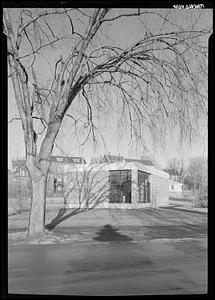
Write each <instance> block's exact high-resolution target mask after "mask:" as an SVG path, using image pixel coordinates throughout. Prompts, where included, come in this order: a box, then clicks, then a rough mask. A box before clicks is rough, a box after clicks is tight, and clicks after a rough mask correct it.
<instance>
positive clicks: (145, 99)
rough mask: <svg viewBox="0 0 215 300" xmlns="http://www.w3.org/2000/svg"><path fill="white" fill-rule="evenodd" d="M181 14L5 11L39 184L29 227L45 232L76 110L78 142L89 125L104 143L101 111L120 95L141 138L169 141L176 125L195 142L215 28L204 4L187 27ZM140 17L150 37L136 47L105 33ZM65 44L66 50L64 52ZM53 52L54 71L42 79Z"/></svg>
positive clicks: (34, 186)
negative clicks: (51, 186)
mask: <svg viewBox="0 0 215 300" xmlns="http://www.w3.org/2000/svg"><path fill="white" fill-rule="evenodd" d="M175 11H176V10H172V11H163V12H162V13H160V12H156V11H150V10H148V9H147V10H144V9H136V10H134V9H132V10H124V9H119V10H118V9H108V8H98V9H78V8H63V7H62V8H50V9H30V8H26V9H4V14H3V22H4V28H3V32H4V35H5V36H6V38H7V53H8V65H9V68H8V69H9V74H8V76H9V78H10V80H12V84H13V89H14V94H15V99H16V104H17V107H18V111H19V118H20V119H21V123H22V128H23V132H24V142H25V148H26V167H27V170H28V174H29V178H30V181H31V209H30V217H29V230H28V231H29V234H31V235H33V234H37V233H41V232H43V231H44V229H45V205H46V184H47V175H48V171H49V166H50V155H51V153H52V150H53V147H54V144H55V141H56V138H57V136H58V133H59V130H60V128H61V125H62V123H63V121H64V120H65V118H66V117H68V118H70V120H71V121H72V124H73V129H71V130H74V133H75V134H76V136H75V137H76V138H77V139H78V140H79V136H80V134H81V132H83V131H84V132H86V140H89V139H91V140H92V141H93V142H95V141H96V134H97V136H98V134H99V122H96V117H95V116H100V118H101V115H102V112H103V111H106V112H107V110H108V109H113V108H114V107H116V102H117V103H118V107H120V111H117V112H119V119H120V120H121V121H123V120H124V124H129V129H130V130H129V131H130V137H131V140H133V138H134V137H136V138H138V139H143V135H144V134H145V133H146V132H149V133H151V135H152V137H156V138H157V140H159V142H160V143H162V139H163V137H164V136H165V131H166V129H167V128H170V129H171V128H174V129H179V131H180V136H181V138H182V139H184V138H187V137H188V138H190V139H191V138H192V136H193V133H195V132H196V131H195V130H196V128H197V127H196V126H197V123H198V121H199V116H200V115H204V116H207V91H205V89H204V87H205V82H206V81H207V52H208V50H207V39H208V37H209V35H210V33H211V28H210V25H209V28H206V27H205V26H204V25H202V24H199V23H198V21H199V19H200V15H201V14H203V13H204V11H203V10H202V11H201V12H200V14H199V15H198V16H196V18H195V21H194V20H191V21H190V22H189V23H186V22H185V23H184V24H182V23H180V24H177V22H174V18H173V17H171V13H172V12H173V13H175ZM149 16H151V17H153V19H154V22H155V23H156V26H154V24H152V25H153V26H152V28H150V26H149V24H147V22H146V19H147V18H148V17H149ZM134 18H136V19H137V20H139V24H141V29H142V33H145V34H140V36H139V37H138V38H137V39H136V41H135V42H134V43H133V44H128V45H126V43H125V45H124V46H119V45H116V43H113V42H112V40H111V37H107V36H106V35H105V34H104V33H107V28H108V26H111V25H112V24H117V23H118V22H120V21H122V20H125V19H127V20H130V19H134ZM121 26H124V25H123V23H122V25H121ZM107 35H108V34H107ZM96 41H97V43H96ZM57 47H58V49H62V53H61V55H60V56H57V55H56V52H55V51H56V49H57ZM45 51H46V52H45ZM45 54H46V56H45ZM44 56H45V59H46V61H48V63H47V74H43V75H44V78H45V79H44V78H43V79H42V80H40V78H39V77H40V76H39V74H40V66H41V61H40V58H41V57H44ZM38 61H40V62H38ZM53 61H54V62H53ZM43 64H44V61H43ZM49 69H50V70H51V72H49ZM45 75H46V76H45ZM77 103H78V104H79V110H78V112H77V106H75V104H77ZM14 119H17V118H14ZM77 128H78V130H77ZM197 132H198V129H197ZM72 142H73V141H71V143H72ZM84 142H85V141H83V142H82V144H84Z"/></svg>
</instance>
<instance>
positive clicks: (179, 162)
mask: <svg viewBox="0 0 215 300" xmlns="http://www.w3.org/2000/svg"><path fill="white" fill-rule="evenodd" d="M167 170H168V171H169V172H170V173H171V174H172V175H173V176H174V177H175V180H177V181H178V182H183V179H184V176H185V163H184V160H183V159H177V158H174V159H171V160H169V161H168V163H167Z"/></svg>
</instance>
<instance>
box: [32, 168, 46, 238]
mask: <svg viewBox="0 0 215 300" xmlns="http://www.w3.org/2000/svg"><path fill="white" fill-rule="evenodd" d="M46 182H47V174H46V175H44V174H43V175H41V176H33V178H32V179H31V208H30V215H29V226H28V233H29V235H35V234H40V233H42V232H43V231H44V230H45V207H46Z"/></svg>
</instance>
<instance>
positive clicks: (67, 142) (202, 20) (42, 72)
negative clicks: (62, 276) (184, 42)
mask: <svg viewBox="0 0 215 300" xmlns="http://www.w3.org/2000/svg"><path fill="white" fill-rule="evenodd" d="M157 11H158V10H157ZM159 12H161V13H163V14H167V13H168V10H163V11H161V10H159ZM13 13H14V16H16V14H17V11H13ZM170 16H171V20H172V21H173V22H174V23H176V24H177V25H180V26H181V25H183V26H184V25H185V24H186V22H187V23H190V22H197V21H198V26H199V29H202V28H204V27H206V26H208V25H209V26H210V25H211V24H212V10H209V9H207V10H206V9H205V10H201V11H200V10H184V11H183V10H174V11H173V10H172V11H171V14H169V15H168V17H170ZM147 18H148V19H147ZM80 21H81V20H80ZM54 22H55V23H56V28H57V27H59V28H61V29H62V28H63V29H64V30H66V29H65V28H66V27H65V24H62V19H57V18H56V19H55V20H54ZM146 24H147V26H148V27H149V28H150V30H151V31H152V32H153V31H155V32H156V30H157V28H158V26H159V27H160V25H161V24H158V23H155V19H154V17H151V16H150V17H146ZM166 26H167V25H166ZM167 29H168V28H167ZM169 30H170V28H169ZM144 34H145V28H144V27H143V26H141V24H140V23H139V22H137V20H136V19H134V18H129V19H128V18H126V19H123V20H122V21H120V22H116V23H115V24H114V25H110V23H109V24H108V25H107V27H105V31H103V39H104V40H105V39H106V35H107V36H109V38H110V39H111V43H114V44H116V45H120V46H122V45H123V46H124V47H126V46H128V45H130V44H131V43H133V42H134V41H136V40H137V39H138V38H139V37H140V36H141V37H143V36H144ZM104 40H103V41H104ZM96 43H98V44H99V43H101V40H99V41H95V45H96ZM68 47H69V44H67V45H66V46H65V45H64V47H63V48H60V47H59V48H57V49H56V50H55V51H52V52H49V51H44V52H43V57H41V58H40V60H38V63H37V76H38V78H39V79H40V80H41V81H43V80H47V73H48V72H50V71H49V70H48V69H49V67H50V65H51V66H53V65H54V62H55V61H56V59H57V58H58V57H59V55H60V54H63V55H64V54H66V53H67V52H68ZM12 117H18V111H17V107H16V103H15V98H14V92H13V88H12V84H11V81H10V79H9V82H8V120H10V119H11V118H12ZM120 126H121V125H120V122H119V117H117V116H116V114H110V115H109V117H108V118H107V119H106V120H103V123H102V127H103V128H102V131H101V134H102V136H103V138H104V141H105V144H106V146H105V147H104V145H103V144H102V143H99V145H97V146H96V148H94V147H93V145H90V144H89V143H88V144H85V145H84V146H83V147H80V144H79V142H78V141H77V140H74V137H73V132H72V131H73V127H72V128H71V123H70V120H66V121H65V122H64V125H63V127H62V129H61V130H60V132H59V136H58V138H57V141H56V144H57V147H55V148H54V152H53V154H56V155H64V154H65V155H71V156H84V157H85V158H86V160H87V161H89V160H90V158H91V157H92V156H99V155H103V154H104V153H105V152H106V153H107V152H110V153H111V154H119V153H120V154H121V155H123V156H125V157H130V158H139V157H140V156H141V155H143V154H144V149H143V147H142V146H141V145H140V144H137V143H130V140H129V133H128V132H126V131H124V132H123V130H124V129H123V130H122V128H121V127H120ZM122 133H123V136H122ZM201 135H202V139H201V140H200V139H199V140H198V141H197V140H195V141H194V142H193V144H192V145H191V146H190V145H189V144H188V143H183V145H180V143H179V137H178V136H177V135H176V134H171V135H169V136H168V137H167V143H166V148H165V149H161V148H159V147H154V146H153V145H152V144H151V142H150V141H148V145H149V151H150V152H151V153H152V154H153V156H154V157H155V159H156V160H157V162H158V163H159V164H161V165H162V166H164V167H165V165H166V162H167V161H168V160H169V159H171V158H175V157H176V158H185V159H186V160H188V159H189V158H190V157H192V156H198V155H203V154H206V153H207V135H206V133H205V132H202V133H201ZM148 139H149V137H148ZM146 140H147V136H146ZM150 144H151V145H150ZM24 155H25V148H24V142H23V133H22V127H21V122H20V121H13V122H12V123H10V124H9V125H8V165H9V167H11V159H13V158H16V157H24Z"/></svg>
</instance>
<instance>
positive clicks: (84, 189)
mask: <svg viewBox="0 0 215 300" xmlns="http://www.w3.org/2000/svg"><path fill="white" fill-rule="evenodd" d="M62 185H63V190H64V193H63V194H64V198H65V203H66V206H67V207H68V208H77V207H89V208H90V207H100V208H143V207H149V206H152V207H159V206H166V205H168V204H169V174H168V173H166V172H164V171H161V170H158V169H157V168H155V167H154V166H149V165H147V166H146V165H143V164H142V163H139V162H137V161H133V162H130V161H129V162H126V161H117V162H114V163H97V164H82V165H81V164H80V165H76V166H68V165H65V166H64V167H63V170H62Z"/></svg>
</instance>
